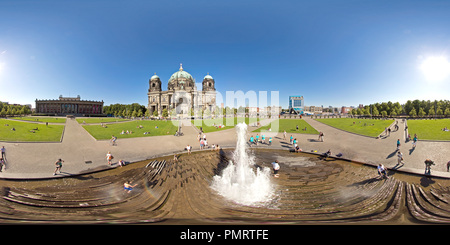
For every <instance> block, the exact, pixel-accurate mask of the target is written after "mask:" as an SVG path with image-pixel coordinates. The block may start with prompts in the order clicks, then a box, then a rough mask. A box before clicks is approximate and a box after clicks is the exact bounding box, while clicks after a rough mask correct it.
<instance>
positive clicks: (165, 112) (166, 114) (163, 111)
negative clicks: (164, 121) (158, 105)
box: [162, 108, 169, 117]
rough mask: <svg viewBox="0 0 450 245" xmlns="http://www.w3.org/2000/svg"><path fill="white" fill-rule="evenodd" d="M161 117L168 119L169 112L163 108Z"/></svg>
mask: <svg viewBox="0 0 450 245" xmlns="http://www.w3.org/2000/svg"><path fill="white" fill-rule="evenodd" d="M162 116H163V117H168V116H169V112H168V111H167V109H166V108H164V109H163V110H162Z"/></svg>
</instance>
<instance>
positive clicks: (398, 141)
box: [397, 139, 400, 151]
mask: <svg viewBox="0 0 450 245" xmlns="http://www.w3.org/2000/svg"><path fill="white" fill-rule="evenodd" d="M397 151H400V139H397Z"/></svg>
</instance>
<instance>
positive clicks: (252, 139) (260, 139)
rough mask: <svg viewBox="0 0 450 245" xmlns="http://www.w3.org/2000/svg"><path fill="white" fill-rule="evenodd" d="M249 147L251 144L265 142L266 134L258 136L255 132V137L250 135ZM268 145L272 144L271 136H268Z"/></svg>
mask: <svg viewBox="0 0 450 245" xmlns="http://www.w3.org/2000/svg"><path fill="white" fill-rule="evenodd" d="M249 142H250V147H252V145H258V144H259V143H261V144H265V143H266V135H264V134H262V135H261V136H259V134H256V137H253V135H252V136H250V140H249ZM268 144H269V145H272V137H269V142H268Z"/></svg>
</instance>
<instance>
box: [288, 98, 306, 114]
mask: <svg viewBox="0 0 450 245" xmlns="http://www.w3.org/2000/svg"><path fill="white" fill-rule="evenodd" d="M304 106H305V104H304V102H303V96H289V113H292V112H294V113H297V114H303V107H304Z"/></svg>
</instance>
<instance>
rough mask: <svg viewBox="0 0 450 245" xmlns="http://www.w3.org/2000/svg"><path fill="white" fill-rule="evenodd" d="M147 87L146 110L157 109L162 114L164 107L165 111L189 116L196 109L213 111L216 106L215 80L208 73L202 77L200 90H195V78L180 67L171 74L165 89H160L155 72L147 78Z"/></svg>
mask: <svg viewBox="0 0 450 245" xmlns="http://www.w3.org/2000/svg"><path fill="white" fill-rule="evenodd" d="M149 87H150V88H149V89H148V110H149V112H150V113H153V112H154V111H155V110H156V111H158V115H161V114H162V111H163V110H164V109H167V112H169V114H170V113H173V112H175V113H176V114H177V115H180V114H181V115H182V116H190V115H189V114H190V113H191V112H192V111H194V113H195V112H196V111H198V110H202V111H203V112H204V111H205V110H209V111H210V112H213V111H214V110H215V107H216V89H215V81H214V79H213V78H212V77H211V76H210V75H209V74H208V75H206V76H205V77H204V78H203V82H202V90H201V91H199V90H197V85H196V83H195V79H194V78H193V77H192V76H191V74H189V73H188V72H186V71H184V70H183V66H182V64H180V69H179V70H178V71H177V72H175V73H174V74H172V76H171V77H170V79H169V83H168V85H167V90H166V91H162V89H161V80H160V78H159V77H158V76H157V75H156V74H155V75H153V76H152V77H151V78H150V80H149Z"/></svg>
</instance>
